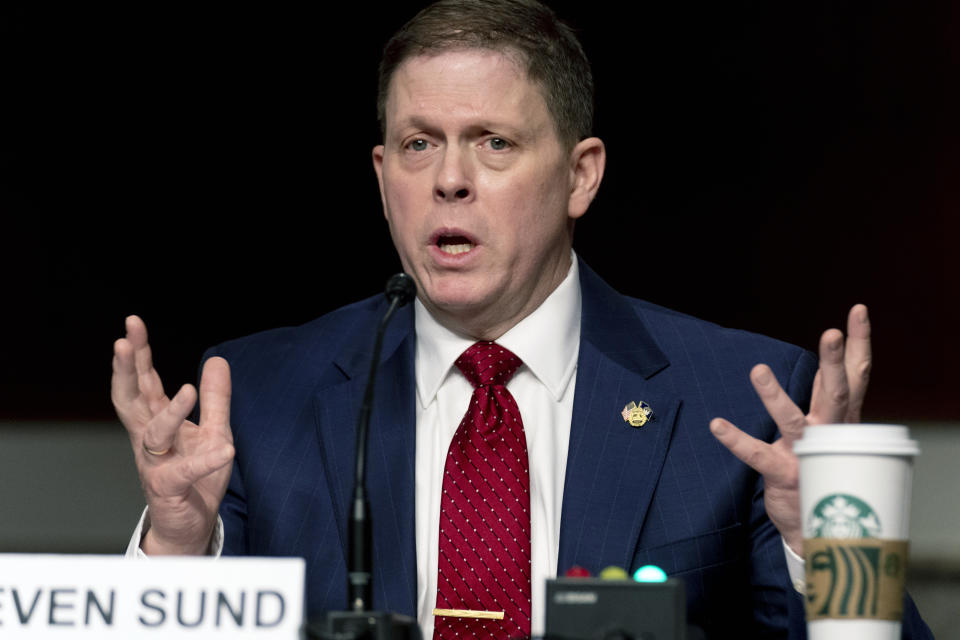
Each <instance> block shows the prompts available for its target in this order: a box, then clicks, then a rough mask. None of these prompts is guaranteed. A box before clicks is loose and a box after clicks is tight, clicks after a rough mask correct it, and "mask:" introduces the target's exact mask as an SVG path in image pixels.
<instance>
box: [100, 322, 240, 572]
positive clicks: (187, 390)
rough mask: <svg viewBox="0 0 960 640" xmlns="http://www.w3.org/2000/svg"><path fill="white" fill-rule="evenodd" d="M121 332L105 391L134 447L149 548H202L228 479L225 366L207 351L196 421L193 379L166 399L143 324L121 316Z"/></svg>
mask: <svg viewBox="0 0 960 640" xmlns="http://www.w3.org/2000/svg"><path fill="white" fill-rule="evenodd" d="M126 329H127V335H126V337H125V338H120V339H119V340H117V341H116V342H115V343H114V345H113V378H112V380H111V397H112V399H113V406H114V408H115V409H116V411H117V416H118V417H119V418H120V421H121V422H122V423H123V426H124V427H126V429H127V433H128V435H129V436H130V444H131V445H132V446H133V456H134V459H135V460H136V464H137V471H138V473H139V474H140V483H141V484H142V485H143V491H144V494H145V495H146V499H147V506H148V508H149V516H150V527H149V529H148V530H147V533H146V534H145V535H144V537H143V539H142V541H141V545H140V546H141V548H142V549H143V551H144V552H145V553H147V554H157V555H163V554H179V555H201V554H205V553H207V551H208V548H209V545H210V540H211V537H212V535H213V530H214V527H215V526H216V522H217V509H218V508H219V506H220V501H221V500H222V499H223V494H224V493H225V492H226V490H227V483H228V482H229V480H230V470H231V465H230V463H231V461H232V460H233V435H232V433H231V431H230V367H229V365H227V361H226V360H224V359H223V358H210V359H209V360H207V362H206V364H204V367H203V373H202V374H201V377H200V424H199V425H197V424H194V423H193V422H190V421H189V420H187V416H188V415H190V412H191V411H193V406H194V404H196V401H197V392H196V390H195V389H194V387H193V386H192V385H184V386H183V387H181V389H180V391H178V392H177V394H176V395H175V396H173V397H172V398H168V397H167V396H166V394H165V393H164V392H163V384H162V383H161V382H160V376H159V375H158V374H157V371H156V369H154V368H153V358H152V356H151V353H150V344H149V343H148V342H147V327H146V325H144V323H143V320H141V319H140V318H138V317H137V316H130V317H128V318H127V320H126Z"/></svg>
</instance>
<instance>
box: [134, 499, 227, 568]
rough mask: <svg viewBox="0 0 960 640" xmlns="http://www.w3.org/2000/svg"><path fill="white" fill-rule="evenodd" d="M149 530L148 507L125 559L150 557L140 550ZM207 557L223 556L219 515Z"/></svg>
mask: <svg viewBox="0 0 960 640" xmlns="http://www.w3.org/2000/svg"><path fill="white" fill-rule="evenodd" d="M149 529H150V514H149V513H147V507H144V508H143V513H142V514H140V522H138V523H137V528H136V529H134V530H133V535H132V536H130V544H128V545H127V552H126V553H125V554H124V557H126V558H136V559H139V560H146V559H147V558H149V557H150V556H148V555H147V554H145V553H144V552H143V549H141V548H140V542H141V541H142V540H143V536H144V534H145V533H146V532H147V530H149ZM207 555H208V556H212V557H214V558H219V557H220V556H221V555H223V520H221V519H220V516H219V515H218V516H217V526H216V528H214V530H213V538H212V539H211V540H210V548H209V549H207Z"/></svg>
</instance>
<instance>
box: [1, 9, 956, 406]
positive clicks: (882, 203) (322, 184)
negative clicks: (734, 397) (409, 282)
mask: <svg viewBox="0 0 960 640" xmlns="http://www.w3.org/2000/svg"><path fill="white" fill-rule="evenodd" d="M353 4H354V5H355V8H351V7H341V8H340V9H337V10H328V9H324V10H320V9H319V8H312V9H309V8H301V9H283V8H274V7H271V8H263V7H260V8H249V9H241V8H238V7H231V8H229V9H227V8H213V7H205V8H197V7H190V8H170V7H167V6H155V7H147V6H140V5H137V6H123V7H121V6H119V5H118V6H116V7H112V8H99V9H92V8H90V7H79V6H72V7H69V8H62V7H61V8H57V9H53V8H50V7H38V6H37V5H36V4H34V5H29V6H28V5H27V3H23V4H22V5H20V6H17V4H16V3H14V4H13V6H10V5H9V4H8V5H7V8H5V9H2V10H0V60H2V62H0V74H2V75H0V78H2V79H0V82H2V85H0V104H2V106H3V111H5V115H2V116H0V122H2V123H3V127H2V137H0V215H2V220H3V227H2V228H3V232H2V234H0V242H2V246H0V256H2V257H0V267H2V269H3V272H2V273H3V279H2V298H0V305H2V306H0V318H2V319H0V323H2V332H0V340H2V342H0V418H2V419H38V420H39V419H59V418H63V419H71V420H86V419H90V420H93V419H104V418H110V417H112V415H113V414H112V411H111V408H110V405H109V391H108V387H109V371H110V356H111V345H112V341H113V340H114V339H115V338H116V337H118V336H120V335H121V333H122V330H123V318H124V316H125V315H127V314H129V313H137V314H140V315H142V316H143V317H144V318H145V320H146V321H147V324H148V327H149V328H150V330H151V338H152V343H153V345H154V350H155V354H156V362H157V366H158V368H159V370H160V371H161V374H163V375H164V378H165V380H166V382H167V385H168V390H169V391H173V390H175V385H177V384H180V383H181V382H187V381H193V380H194V377H195V367H196V364H197V362H198V360H199V358H200V356H201V354H202V351H203V349H204V348H205V347H207V346H210V345H212V344H214V343H217V342H219V341H222V340H225V339H229V338H233V337H237V336H240V335H243V334H246V333H250V332H253V331H257V330H261V329H266V328H269V327H272V326H278V325H284V324H297V323H301V322H305V321H307V320H309V319H311V318H313V317H315V316H317V315H319V314H321V313H323V312H325V311H327V310H329V309H332V308H334V307H337V306H339V305H342V304H344V303H347V302H350V301H353V300H356V299H358V298H360V297H363V296H366V295H371V294H374V293H376V292H378V291H379V290H380V289H381V287H382V284H383V282H384V281H385V280H386V278H387V277H388V276H389V275H390V274H391V273H393V272H394V271H396V270H397V269H398V267H399V262H398V261H397V259H396V257H395V254H394V252H393V250H392V247H391V244H390V240H389V237H388V234H387V231H386V225H385V224H384V223H383V222H382V217H381V213H380V202H379V195H378V192H377V188H376V180H375V177H374V174H373V171H372V169H371V165H370V149H371V147H372V146H373V145H374V144H377V143H378V142H379V130H378V126H377V124H376V114H375V108H374V100H375V90H376V64H377V61H378V59H379V54H380V48H381V47H382V44H383V42H384V41H385V40H386V38H387V37H388V36H389V34H390V33H391V32H392V31H393V30H395V29H396V28H397V27H399V26H400V24H402V22H403V21H404V20H405V19H406V18H408V17H410V16H411V15H412V13H413V11H414V9H415V8H416V7H417V6H418V3H410V2H396V3H391V4H390V5H389V6H385V7H372V6H370V5H368V4H367V3H353ZM553 4H554V6H555V7H556V8H557V10H558V13H560V15H561V16H563V17H565V18H567V19H568V21H570V22H571V23H572V24H573V25H574V26H575V27H577V28H578V29H579V30H580V32H581V34H582V38H583V41H584V44H585V47H586V49H587V53H588V55H589V56H590V57H591V59H592V61H593V65H594V71H595V75H596V84H597V115H598V117H597V126H596V131H597V133H598V135H600V136H601V137H603V138H604V139H605V141H606V142H607V148H608V169H607V175H606V178H605V181H604V185H603V187H602V189H601V191H600V195H599V196H598V199H597V201H596V203H595V204H594V206H593V207H592V209H591V211H590V213H589V214H588V215H587V216H586V218H585V219H584V220H583V221H582V222H581V223H579V224H578V229H577V239H576V242H575V248H576V249H577V250H578V252H580V254H581V255H582V256H583V257H584V258H585V259H586V260H587V262H588V263H589V264H590V265H591V266H592V267H593V268H594V269H596V270H597V271H599V272H600V273H601V274H602V275H604V276H605V277H606V278H607V279H608V280H609V281H610V282H611V283H612V284H614V285H615V286H616V287H617V288H618V289H620V290H621V291H623V292H626V293H629V294H632V295H636V296H639V297H643V298H646V299H648V300H651V301H653V302H657V303H659V304H663V305H666V306H669V307H672V308H675V309H678V310H681V311H684V312H688V313H692V314H695V315H698V316H701V317H704V318H707V319H710V320H713V321H715V322H718V323H721V324H724V325H728V326H736V327H740V328H745V329H750V330H753V331H758V332H761V333H766V334H769V335H773V336H776V337H779V338H782V339H784V340H787V341H790V342H794V343H797V344H800V345H803V346H805V347H808V348H811V349H815V347H816V343H817V339H818V336H819V334H820V332H821V331H822V330H823V329H824V328H826V327H828V326H843V323H844V321H845V314H846V311H847V309H849V307H850V306H851V305H852V304H854V303H856V302H866V303H867V304H868V305H869V306H870V308H871V316H872V318H873V320H874V328H875V337H876V340H875V354H876V369H875V375H874V381H873V385H872V389H871V394H870V396H869V399H868V416H867V417H868V418H869V417H874V418H876V419H891V418H893V419H914V420H916V419H934V420H942V419H953V420H956V419H957V418H958V410H957V408H956V407H957V404H956V401H955V398H956V395H957V394H956V391H955V389H956V388H957V387H958V385H960V375H958V373H957V367H956V366H955V362H956V361H957V359H958V356H960V338H958V328H960V306H958V300H957V276H958V275H960V267H958V265H957V257H956V254H957V249H956V246H955V245H956V240H957V237H958V232H960V224H958V222H957V214H958V208H960V206H958V205H960V192H958V177H960V163H958V151H960V144H958V141H960V127H958V124H957V120H958V118H957V114H958V113H960V94H958V80H957V78H958V77H960V74H958V70H960V46H958V44H957V43H958V41H960V28H958V19H960V10H958V8H957V5H956V3H953V2H950V1H949V0H940V1H939V2H934V3H910V2H906V1H904V2H882V1H881V2H868V1H866V0H863V1H858V2H844V1H828V0H823V1H820V2H803V3H801V2H788V3H762V2H731V3H714V2H707V1H705V0H697V1H694V2H687V3H653V4H635V3H629V4H628V3H622V4H621V3H612V2H606V3H604V2H592V3H584V2H557V3H553ZM921 5H922V6H921Z"/></svg>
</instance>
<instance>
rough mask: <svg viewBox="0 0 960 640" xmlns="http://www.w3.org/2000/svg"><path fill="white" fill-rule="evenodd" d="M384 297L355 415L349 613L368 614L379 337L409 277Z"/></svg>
mask: <svg viewBox="0 0 960 640" xmlns="http://www.w3.org/2000/svg"><path fill="white" fill-rule="evenodd" d="M384 294H385V295H386V296H387V300H389V301H390V306H389V307H387V312H386V313H384V314H383V319H382V320H380V325H379V326H378V327H377V337H376V341H375V342H374V345H373V361H372V362H371V363H370V374H369V375H368V376H367V388H366V389H365V390H364V392H363V402H362V403H361V405H360V412H359V413H358V414H357V450H356V452H355V453H354V456H355V457H354V461H355V463H356V467H355V469H356V474H355V477H354V484H353V503H352V505H351V507H350V531H349V534H348V537H349V540H350V556H349V558H348V560H349V562H348V564H347V575H348V578H349V579H348V585H347V586H348V593H349V596H350V598H349V601H348V602H349V607H350V609H352V610H353V611H368V610H369V603H370V599H371V598H370V572H371V571H370V570H371V564H372V561H371V559H370V547H371V544H370V526H369V522H370V505H369V503H368V502H367V495H366V475H365V471H366V464H367V432H368V431H369V430H370V411H371V410H372V407H373V390H374V386H375V383H376V378H377V369H379V368H380V350H381V348H382V347H383V334H384V333H385V331H386V328H387V324H388V323H389V322H390V319H391V318H392V317H393V313H394V312H395V311H396V310H397V309H399V308H400V307H402V306H404V305H405V304H407V303H408V302H410V301H411V300H413V298H414V296H415V295H417V285H415V284H414V283H413V278H411V277H410V276H408V275H407V274H405V273H402V272H401V273H397V274H394V275H392V276H390V279H389V280H387V286H386V290H385V291H384Z"/></svg>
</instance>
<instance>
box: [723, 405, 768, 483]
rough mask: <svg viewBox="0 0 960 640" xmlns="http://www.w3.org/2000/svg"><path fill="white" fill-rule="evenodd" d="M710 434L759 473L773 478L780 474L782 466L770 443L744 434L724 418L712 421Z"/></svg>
mask: <svg viewBox="0 0 960 640" xmlns="http://www.w3.org/2000/svg"><path fill="white" fill-rule="evenodd" d="M710 432H711V433H712V434H713V435H714V437H715V438H716V439H717V440H719V441H720V444H722V445H723V446H725V447H726V448H727V449H729V450H730V453H732V454H733V455H735V456H736V457H737V458H739V459H740V460H741V461H742V462H743V463H744V464H746V465H748V466H749V467H750V468H752V469H753V470H754V471H756V472H757V473H759V474H761V475H763V476H768V475H770V476H771V477H775V476H776V475H777V474H778V473H779V467H780V466H781V465H780V464H779V463H778V456H777V455H776V452H775V451H774V450H773V447H772V445H770V444H769V443H767V442H764V441H763V440H758V439H757V438H754V437H753V436H751V435H749V434H747V433H744V432H743V431H741V430H740V429H738V428H737V427H736V426H735V425H733V424H732V423H731V422H729V421H727V420H724V419H723V418H714V419H713V420H711V421H710Z"/></svg>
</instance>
